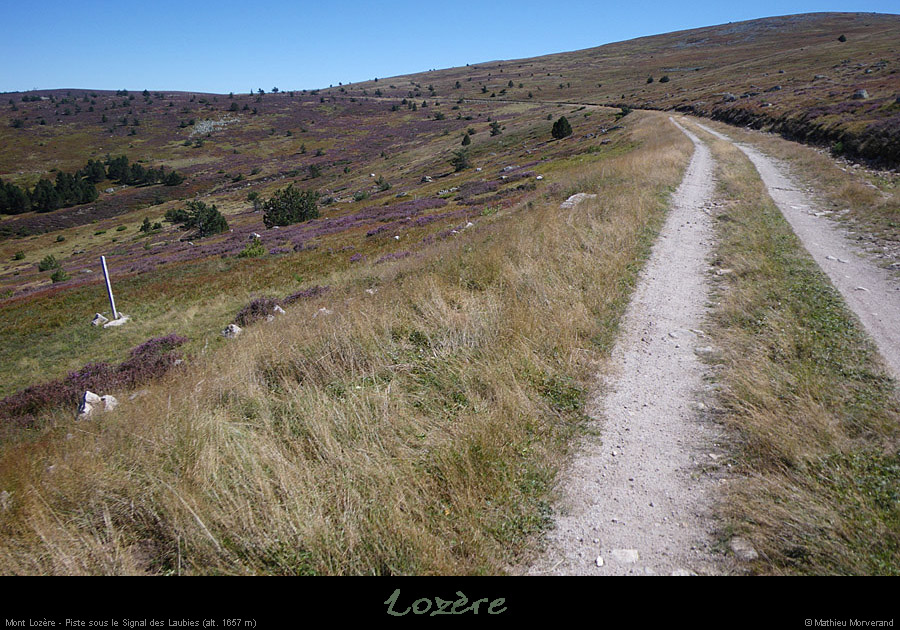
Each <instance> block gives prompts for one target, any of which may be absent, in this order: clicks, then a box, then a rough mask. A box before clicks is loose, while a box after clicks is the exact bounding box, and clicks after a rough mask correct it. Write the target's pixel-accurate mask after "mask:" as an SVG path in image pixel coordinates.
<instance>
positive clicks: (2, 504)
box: [0, 490, 12, 512]
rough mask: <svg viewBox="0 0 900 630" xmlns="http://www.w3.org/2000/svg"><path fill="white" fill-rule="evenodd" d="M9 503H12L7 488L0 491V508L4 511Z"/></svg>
mask: <svg viewBox="0 0 900 630" xmlns="http://www.w3.org/2000/svg"><path fill="white" fill-rule="evenodd" d="M10 505H12V495H11V494H10V493H9V492H8V491H7V490H4V491H3V492H0V510H3V511H4V512H5V511H6V510H8V509H9V506H10Z"/></svg>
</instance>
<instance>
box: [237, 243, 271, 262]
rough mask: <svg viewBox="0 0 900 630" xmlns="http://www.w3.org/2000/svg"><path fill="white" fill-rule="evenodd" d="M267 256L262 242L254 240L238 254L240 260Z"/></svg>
mask: <svg viewBox="0 0 900 630" xmlns="http://www.w3.org/2000/svg"><path fill="white" fill-rule="evenodd" d="M265 255H266V248H265V247H263V244H262V241H261V240H260V239H258V238H254V239H253V240H252V241H250V242H249V243H247V246H246V247H245V248H244V249H243V250H241V253H239V254H238V258H259V257H260V256H265Z"/></svg>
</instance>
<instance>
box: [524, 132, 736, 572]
mask: <svg viewBox="0 0 900 630" xmlns="http://www.w3.org/2000/svg"><path fill="white" fill-rule="evenodd" d="M676 124H677V123H676ZM679 127H680V125H679ZM682 131H684V133H685V134H686V135H687V136H688V137H689V138H690V139H691V141H692V142H693V143H694V145H695V151H694V155H693V157H692V159H691V162H690V165H689V166H688V169H687V172H686V174H685V176H684V180H683V181H682V183H681V186H680V187H679V188H678V191H677V192H676V193H675V196H674V198H673V201H672V207H671V209H670V211H669V214H668V218H667V220H666V223H665V226H664V227H663V229H662V232H661V233H660V236H659V239H658V241H657V242H656V244H655V245H654V247H653V251H652V254H651V258H650V260H649V261H648V262H647V265H646V267H645V268H644V271H643V272H642V274H641V278H640V281H639V283H638V286H637V288H636V290H635V293H634V296H633V298H632V300H631V303H630V305H629V307H628V310H627V312H626V314H625V319H624V322H623V324H622V329H621V330H622V332H621V334H620V337H619V340H618V342H617V344H616V346H615V348H614V350H613V352H612V360H611V369H610V370H609V372H608V373H607V374H606V375H605V378H604V380H605V382H604V383H603V386H602V387H601V388H600V393H599V395H598V397H597V399H596V401H595V402H594V405H595V409H596V411H593V413H592V417H593V418H594V419H595V421H596V422H597V425H598V429H599V432H600V437H599V440H597V439H596V438H594V439H590V440H588V441H587V443H585V444H583V445H582V448H581V449H580V452H579V453H578V454H577V455H576V457H575V460H574V462H573V464H572V467H571V469H569V470H568V471H566V477H565V481H564V482H563V487H562V488H561V490H562V494H563V502H562V506H561V509H562V511H563V514H562V516H561V517H560V518H558V520H557V523H556V528H555V529H554V530H552V531H551V532H550V533H549V535H548V537H549V543H550V544H549V549H548V551H547V553H546V554H544V556H543V557H541V558H540V559H539V561H538V562H537V563H536V564H535V565H534V566H532V567H531V568H530V569H529V570H528V571H527V573H528V574H530V575H547V574H552V575H647V574H662V575H689V574H694V573H696V574H715V573H721V572H724V570H723V568H722V567H723V565H722V564H720V563H719V561H718V560H717V557H716V556H715V555H713V554H712V553H711V552H710V546H711V544H712V536H711V533H712V532H711V530H712V518H711V499H712V489H713V486H714V483H715V482H714V480H713V478H712V476H710V475H707V474H704V473H702V472H701V471H700V465H699V462H700V461H705V462H707V463H712V461H713V460H711V459H710V458H709V453H710V451H711V449H712V448H713V447H712V446H711V445H712V444H713V442H714V441H715V440H716V438H717V435H718V430H717V429H716V428H715V427H714V426H713V425H712V423H709V422H706V421H704V420H702V419H701V417H700V413H699V410H698V404H697V401H698V400H700V398H701V394H700V392H701V389H702V387H703V376H704V373H705V369H706V368H705V367H704V365H703V364H702V362H701V361H700V360H699V359H698V357H697V353H698V352H699V353H702V352H704V351H705V346H706V345H707V342H706V341H704V336H705V335H704V334H703V333H702V331H700V330H699V328H700V326H701V325H702V322H703V320H704V315H705V313H706V306H705V305H706V302H707V299H708V295H709V283H708V268H709V256H710V254H711V251H712V249H713V238H714V234H713V229H712V225H711V224H712V221H711V218H710V216H709V214H708V213H709V209H710V207H711V204H712V203H713V193H714V182H713V159H712V157H711V155H710V152H709V150H708V149H707V147H706V146H705V145H704V144H703V143H702V142H700V140H698V139H697V137H696V136H694V135H693V134H691V133H690V132H688V131H686V130H685V129H683V128H682ZM719 558H721V556H719Z"/></svg>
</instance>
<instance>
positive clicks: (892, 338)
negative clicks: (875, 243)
mask: <svg viewBox="0 0 900 630" xmlns="http://www.w3.org/2000/svg"><path fill="white" fill-rule="evenodd" d="M696 124H697V126H698V127H700V128H701V129H703V130H704V131H707V132H709V133H711V134H712V135H714V136H716V137H717V138H720V139H722V140H726V141H728V142H731V143H732V144H734V145H735V146H736V147H737V148H739V149H740V150H741V151H743V152H744V154H745V155H746V156H747V157H748V158H750V161H751V162H753V164H754V166H756V170H757V171H758V172H759V174H760V177H762V180H763V183H765V185H766V188H767V189H768V191H769V196H771V197H772V199H773V200H774V201H775V204H776V205H777V206H778V208H779V210H781V213H782V214H783V215H784V217H785V219H787V221H788V223H790V224H791V228H792V229H793V230H794V233H795V234H796V235H797V236H798V237H799V238H800V240H801V241H802V242H803V246H804V247H806V249H807V251H808V252H809V253H810V254H811V255H812V257H813V259H814V260H815V261H816V263H817V264H818V265H819V267H821V268H822V270H824V271H825V273H826V274H828V277H829V278H830V279H831V282H832V284H834V286H835V287H836V288H837V289H838V291H840V292H841V295H843V297H844V300H845V301H846V302H847V305H848V306H849V307H850V309H851V310H852V311H853V312H854V313H856V315H857V317H859V319H860V321H861V322H862V324H863V327H864V328H865V329H866V331H867V332H868V333H869V335H870V336H871V337H872V339H873V340H874V341H875V344H876V346H877V347H878V350H879V352H880V353H881V356H882V357H883V358H884V361H885V363H886V364H887V366H888V368H889V370H890V371H891V372H892V373H893V376H894V378H896V379H898V380H900V283H898V282H897V281H896V280H895V279H894V278H893V277H891V275H890V274H889V273H888V272H887V271H885V270H884V269H882V268H880V267H878V266H877V265H876V264H874V263H873V262H872V261H871V260H870V259H868V258H866V257H865V255H864V254H860V253H857V249H856V247H854V245H853V242H852V241H851V240H850V239H849V238H848V237H847V236H845V234H844V230H843V229H842V228H841V227H840V226H839V224H837V223H835V222H833V221H831V220H829V219H828V218H827V215H826V213H824V212H823V211H822V210H821V209H819V208H818V207H817V206H816V205H815V202H814V200H813V199H812V198H811V197H810V196H809V195H808V194H807V193H806V192H805V191H804V190H803V189H802V188H800V187H799V186H797V185H796V184H795V183H794V182H793V181H792V180H791V178H790V176H789V175H788V169H787V166H785V165H784V164H780V163H778V162H776V161H775V160H773V159H772V158H769V157H767V156H765V155H763V154H762V153H760V152H759V151H758V150H756V149H755V148H753V147H751V146H748V145H745V144H740V143H736V142H734V141H733V140H731V138H728V137H727V136H724V135H722V134H720V133H718V132H716V131H713V130H712V129H710V128H709V127H707V126H705V125H702V124H700V123H696Z"/></svg>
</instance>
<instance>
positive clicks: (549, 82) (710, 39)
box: [347, 13, 900, 164]
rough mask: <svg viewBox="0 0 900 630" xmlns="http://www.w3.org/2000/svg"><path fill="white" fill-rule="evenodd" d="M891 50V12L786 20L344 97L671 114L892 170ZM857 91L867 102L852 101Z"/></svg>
mask: <svg viewBox="0 0 900 630" xmlns="http://www.w3.org/2000/svg"><path fill="white" fill-rule="evenodd" d="M842 40H843V41H842ZM898 41H900V16H898V15H880V14H858V13H819V14H806V15H793V16H785V17H772V18H764V19H759V20H752V21H748V22H738V23H733V24H725V25H721V26H713V27H708V28H700V29H693V30H689V31H680V32H675V33H667V34H664V35H655V36H651V37H643V38H640V39H634V40H630V41H625V42H620V43H615V44H609V45H605V46H600V47H597V48H590V49H586V50H580V51H575V52H567V53H560V54H555V55H547V56H542V57H534V58H530V59H517V60H510V61H492V62H487V63H479V64H477V65H475V66H471V67H465V68H456V69H452V70H443V71H437V72H426V73H421V74H414V75H409V76H408V77H395V78H393V79H391V80H390V82H392V83H396V84H397V85H398V87H399V89H398V90H393V91H392V90H385V89H384V85H383V81H380V82H378V83H377V84H376V83H374V82H367V83H364V84H357V85H354V86H353V88H352V89H351V88H349V87H348V88H347V93H348V94H353V95H360V94H363V93H365V92H368V93H369V94H371V93H372V90H373V89H376V88H378V87H380V88H381V90H382V91H383V92H384V94H385V95H386V96H399V95H404V94H406V93H407V92H408V84H406V85H404V83H406V82H407V81H411V82H415V83H418V84H422V85H433V86H434V87H435V89H436V90H437V91H438V93H440V94H441V95H447V94H449V95H452V96H454V97H456V96H463V97H465V98H481V99H491V100H494V99H496V100H520V101H531V100H537V101H544V102H547V101H558V102H569V103H572V102H577V103H595V104H602V105H611V106H621V105H627V106H629V107H634V108H647V109H663V110H673V109H675V110H678V111H684V112H692V113H696V114H699V115H701V116H708V117H712V118H715V119H718V120H723V121H725V122H730V123H734V124H738V125H749V126H751V127H753V128H756V129H761V128H765V129H771V130H774V131H777V132H779V133H782V134H784V135H785V136H787V137H789V138H791V139H795V140H799V141H802V142H811V143H815V144H824V145H826V146H831V145H833V144H835V143H838V142H839V143H841V146H840V151H841V152H843V153H845V154H847V155H849V156H852V157H861V158H869V159H873V160H876V161H883V162H886V163H888V164H897V163H898V161H900V140H898V138H900V101H898V99H900V75H898V72H900V45H898V44H897V42H898ZM650 79H652V80H653V81H652V82H650ZM456 82H459V86H460V87H459V88H456V87H455V86H456ZM859 90H864V91H865V92H866V94H867V96H866V97H865V98H854V94H855V93H857V91H859Z"/></svg>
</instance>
